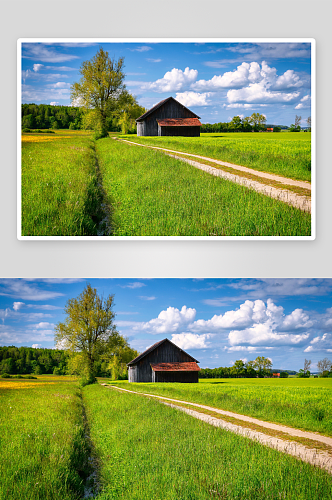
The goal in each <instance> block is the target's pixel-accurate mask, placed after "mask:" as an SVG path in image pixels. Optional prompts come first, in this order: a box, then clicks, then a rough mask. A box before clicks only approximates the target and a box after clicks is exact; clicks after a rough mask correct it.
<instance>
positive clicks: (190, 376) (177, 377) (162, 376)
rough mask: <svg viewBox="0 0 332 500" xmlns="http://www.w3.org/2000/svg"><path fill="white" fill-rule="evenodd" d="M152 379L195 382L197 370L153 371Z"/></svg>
mask: <svg viewBox="0 0 332 500" xmlns="http://www.w3.org/2000/svg"><path fill="white" fill-rule="evenodd" d="M153 374H154V377H153V378H154V380H152V382H183V383H188V384H192V383H197V382H198V372H171V371H167V372H153Z"/></svg>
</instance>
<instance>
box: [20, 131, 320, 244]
mask: <svg viewBox="0 0 332 500" xmlns="http://www.w3.org/2000/svg"><path fill="white" fill-rule="evenodd" d="M235 135H240V134H235ZM249 135H250V134H249ZM252 135H254V134H252ZM260 135H261V134H260ZM271 135H272V134H270V135H268V134H264V137H265V136H268V138H267V139H266V140H265V144H267V143H269V144H274V142H273V140H272V139H269V137H271ZM275 135H278V134H275ZM282 135H283V136H284V135H285V136H287V134H282ZM303 135H305V136H307V135H308V134H303ZM129 137H130V138H131V139H133V136H129ZM134 139H135V140H136V137H134ZM143 139H148V138H143ZM152 139H158V138H152ZM159 139H164V138H159ZM166 139H167V138H166ZM171 139H177V140H179V138H171ZM186 139H188V138H181V140H183V143H184V146H183V148H184V149H186V147H187V146H186V144H187V143H186ZM190 139H192V138H190ZM168 140H169V139H168ZM213 140H214V138H213V137H210V138H209V137H206V138H205V137H204V136H203V137H202V138H201V141H202V142H200V143H199V144H200V145H202V144H205V143H206V145H207V148H208V149H209V148H210V146H209V144H210V142H211V141H213ZM257 140H258V139H257ZM209 141H210V142H209ZM233 142H234V140H233ZM261 142H262V140H261ZM263 142H264V141H263ZM286 142H287V141H286ZM288 142H291V141H288ZM188 144H189V143H188ZM190 144H191V143H190ZM193 144H194V143H193ZM197 144H198V143H197ZM292 144H295V141H293V142H292ZM303 144H306V143H305V141H304V142H303ZM188 147H189V146H188ZM190 147H191V146H190ZM257 147H258V146H257ZM209 151H210V150H209ZM21 180H22V228H21V231H22V236H96V235H98V234H106V235H112V236H310V235H311V216H310V214H308V213H304V212H302V211H300V210H299V209H295V208H293V207H290V206H288V205H286V204H285V203H282V202H280V201H278V200H274V199H272V198H269V197H267V196H264V195H262V194H259V193H256V192H255V191H253V190H249V189H248V188H246V187H243V186H239V185H237V184H234V183H232V182H230V181H226V180H224V179H220V178H216V177H214V176H211V175H210V174H208V173H206V172H202V171H200V170H197V169H195V168H194V167H192V166H189V165H188V164H184V163H183V162H181V161H179V160H176V159H174V158H169V157H167V156H166V155H164V154H163V153H161V152H158V151H155V150H150V149H144V148H140V147H138V146H131V145H128V144H125V143H120V142H118V141H115V140H113V139H111V138H107V139H102V140H99V141H97V142H96V141H93V139H92V137H91V134H89V133H87V132H81V131H66V130H61V131H57V132H56V133H55V134H37V133H36V134H34V133H29V134H23V135H22V179H21ZM105 206H106V207H107V208H106V209H105ZM106 213H108V214H109V221H108V229H107V231H105V230H104V231H100V227H99V223H100V221H101V220H102V219H104V217H105V215H106Z"/></svg>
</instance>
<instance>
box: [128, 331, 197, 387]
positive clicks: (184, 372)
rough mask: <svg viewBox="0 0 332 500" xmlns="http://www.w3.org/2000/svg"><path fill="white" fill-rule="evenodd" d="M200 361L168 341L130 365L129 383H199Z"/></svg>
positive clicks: (151, 349) (146, 352) (150, 349)
mask: <svg viewBox="0 0 332 500" xmlns="http://www.w3.org/2000/svg"><path fill="white" fill-rule="evenodd" d="M197 363H199V361H197V359H195V358H193V357H192V356H190V355H189V354H187V353H186V352H185V351H183V350H182V349H180V347H178V346H176V345H175V344H173V342H171V341H170V340H168V339H164V340H161V341H160V342H157V343H156V344H153V345H152V346H151V347H149V348H148V349H147V350H146V351H144V352H142V354H140V355H139V356H137V358H135V359H133V360H132V361H130V363H128V365H127V366H128V380H129V382H187V383H194V382H198V372H199V371H200V367H199V366H198V364H197Z"/></svg>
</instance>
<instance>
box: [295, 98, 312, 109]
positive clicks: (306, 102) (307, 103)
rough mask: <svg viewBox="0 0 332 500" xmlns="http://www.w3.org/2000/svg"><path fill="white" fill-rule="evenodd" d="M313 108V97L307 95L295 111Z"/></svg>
mask: <svg viewBox="0 0 332 500" xmlns="http://www.w3.org/2000/svg"><path fill="white" fill-rule="evenodd" d="M310 108H311V96H310V95H305V96H304V97H302V99H301V101H300V102H299V104H298V105H297V106H295V109H310Z"/></svg>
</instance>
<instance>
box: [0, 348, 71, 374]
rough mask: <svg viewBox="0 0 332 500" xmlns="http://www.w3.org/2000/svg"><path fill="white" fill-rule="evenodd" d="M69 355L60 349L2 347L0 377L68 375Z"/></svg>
mask: <svg viewBox="0 0 332 500" xmlns="http://www.w3.org/2000/svg"><path fill="white" fill-rule="evenodd" d="M68 358H69V356H68V354H67V353H66V352H65V351H63V350H60V349H44V348H33V347H15V346H4V347H0V375H3V374H6V373H7V374H9V375H13V374H16V375H26V374H34V375H42V374H43V373H55V374H57V375H64V374H65V373H67V366H68Z"/></svg>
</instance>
